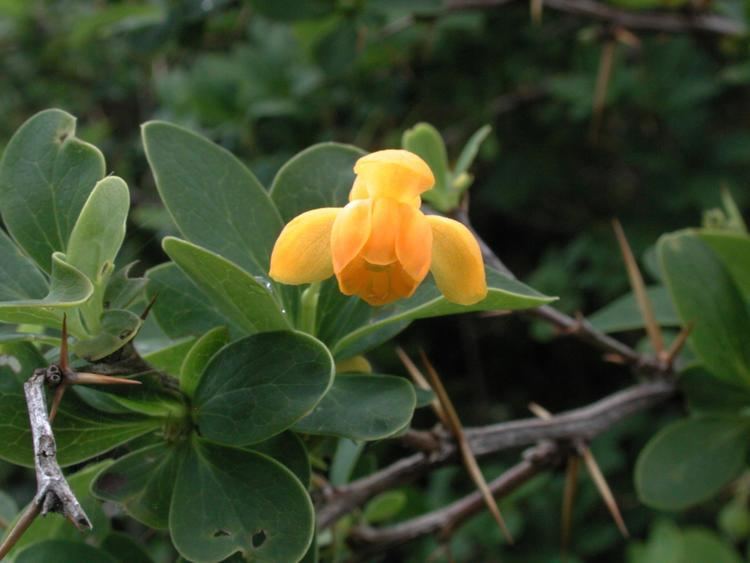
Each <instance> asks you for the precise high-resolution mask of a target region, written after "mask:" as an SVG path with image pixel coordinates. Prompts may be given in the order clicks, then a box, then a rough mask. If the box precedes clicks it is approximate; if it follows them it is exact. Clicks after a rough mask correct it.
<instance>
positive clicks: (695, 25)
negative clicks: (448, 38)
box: [446, 0, 747, 35]
mask: <svg viewBox="0 0 750 563" xmlns="http://www.w3.org/2000/svg"><path fill="white" fill-rule="evenodd" d="M512 1H513V0H448V1H447V3H446V9H447V10H449V11H456V10H468V9H483V8H494V7H497V6H503V5H506V4H510V3H511V2H512ZM544 7H545V8H548V9H552V10H557V11H558V12H565V13H568V14H574V15H579V16H584V17H587V18H592V19H595V20H601V21H605V22H608V23H610V24H612V25H617V26H621V27H626V28H629V29H639V30H643V31H656V32H666V33H684V32H691V31H695V32H702V33H714V34H717V35H745V34H746V33H747V28H746V27H745V25H744V24H743V23H741V22H738V21H735V20H733V19H730V18H727V17H725V16H719V15H716V14H702V13H695V14H690V13H685V12H676V11H671V12H667V11H631V10H624V9H620V8H615V7H613V6H609V5H607V4H604V3H603V2H598V1H596V0H544Z"/></svg>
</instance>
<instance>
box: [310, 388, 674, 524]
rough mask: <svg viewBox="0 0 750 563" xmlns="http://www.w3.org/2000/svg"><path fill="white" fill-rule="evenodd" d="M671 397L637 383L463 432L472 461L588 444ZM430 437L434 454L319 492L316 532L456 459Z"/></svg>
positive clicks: (448, 441)
mask: <svg viewBox="0 0 750 563" xmlns="http://www.w3.org/2000/svg"><path fill="white" fill-rule="evenodd" d="M674 393H675V385H674V383H673V382H671V381H669V380H666V379H664V380H656V381H651V382H647V383H641V384H638V385H635V386H633V387H630V388H628V389H625V390H623V391H618V392H617V393H614V394H612V395H609V396H608V397H605V398H604V399H601V400H599V401H597V402H595V403H592V404H590V405H588V406H585V407H582V408H578V409H574V410H571V411H567V412H563V413H560V414H558V415H555V416H553V417H551V418H549V419H547V420H541V419H538V418H529V419H522V420H514V421H511V422H502V423H499V424H493V425H490V426H483V427H479V428H467V429H466V437H467V439H468V441H469V444H470V445H471V449H472V451H473V452H474V455H475V456H477V457H484V456H487V455H490V454H494V453H497V452H500V451H503V450H508V449H513V448H521V447H524V446H528V445H532V444H537V443H540V442H547V441H553V442H562V443H565V442H573V441H575V440H583V441H585V442H588V441H590V440H592V439H593V438H595V437H596V436H598V435H599V434H601V433H603V432H604V431H606V430H608V429H609V428H611V427H612V426H613V425H615V424H616V423H618V422H620V421H621V420H624V419H626V418H628V417H630V416H632V415H634V414H635V413H637V412H640V411H642V410H645V409H647V408H649V407H651V406H653V405H655V404H658V403H660V402H662V401H664V400H666V399H668V398H669V397H671V396H672V395H673V394H674ZM431 434H433V435H434V436H435V437H436V439H437V444H438V446H437V447H436V449H435V450H433V451H425V452H418V453H415V454H412V455H410V456H408V457H405V458H402V459H400V460H398V461H396V462H394V463H393V464H391V465H389V466H388V467H385V468H384V469H381V470H380V471H377V472H376V473H373V474H372V475H368V476H367V477H363V478H361V479H358V480H356V481H353V482H351V483H349V484H347V485H344V486H342V487H338V488H328V489H323V490H321V491H319V492H318V493H317V494H316V498H315V500H316V505H317V515H318V527H319V529H321V530H322V529H324V528H327V527H328V526H330V525H331V524H333V523H334V522H336V520H338V519H339V518H341V517H342V516H345V515H346V514H349V513H350V512H352V511H353V510H355V509H357V508H358V507H359V506H361V505H363V504H364V503H365V502H367V501H368V500H369V499H370V498H372V497H373V496H375V495H377V494H379V493H382V492H383V491H387V490H390V489H393V488H395V487H399V486H401V485H404V484H405V483H409V482H410V481H413V480H414V479H416V478H418V477H420V476H422V475H424V474H425V473H428V472H429V471H432V470H434V469H436V468H437V467H440V466H442V465H445V464H447V463H450V462H452V461H455V460H457V459H458V449H457V448H456V445H455V443H454V441H453V439H452V438H451V437H450V435H449V434H447V433H445V432H443V431H439V430H438V431H435V432H434V433H431ZM424 443H429V442H427V441H424Z"/></svg>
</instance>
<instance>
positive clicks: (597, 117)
mask: <svg viewBox="0 0 750 563" xmlns="http://www.w3.org/2000/svg"><path fill="white" fill-rule="evenodd" d="M616 47H617V43H616V42H615V41H613V40H612V39H609V40H607V42H606V43H605V44H604V46H603V47H602V54H601V57H600V58H599V70H598V71H597V74H596V85H595V86H594V102H593V107H592V108H591V113H592V116H593V118H592V120H591V141H592V142H593V143H594V144H596V143H597V141H598V139H599V130H600V129H601V124H602V117H603V115H604V107H605V105H606V103H607V88H608V87H609V81H610V78H611V77H612V68H613V67H614V62H615V48H616Z"/></svg>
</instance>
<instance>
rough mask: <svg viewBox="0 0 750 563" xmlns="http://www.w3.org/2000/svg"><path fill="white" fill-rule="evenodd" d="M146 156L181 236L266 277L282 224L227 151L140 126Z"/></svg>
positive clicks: (183, 133) (171, 129)
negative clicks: (272, 250)
mask: <svg viewBox="0 0 750 563" xmlns="http://www.w3.org/2000/svg"><path fill="white" fill-rule="evenodd" d="M143 144H144V146H145V148H146V157H147V158H148V162H149V164H150V165H151V170H152V171H153V174H154V179H155V180H156V186H157V188H158V189H159V195H161V198H162V201H163V202H164V205H166V207H167V209H168V210H169V212H170V214H171V215H172V218H173V219H174V221H175V223H176V224H177V227H178V228H179V229H180V232H181V233H182V234H183V235H184V236H185V238H186V239H187V240H189V241H191V242H193V243H195V244H196V245H200V246H201V247H203V248H206V249H208V250H210V251H211V252H215V253H216V254H218V255H220V256H222V257H224V258H225V259H226V260H228V261H230V262H233V263H234V264H237V266H239V267H240V268H242V269H244V270H247V271H248V272H250V273H251V274H252V275H255V276H267V275H268V267H269V261H270V256H271V249H272V248H273V244H274V242H275V241H276V237H277V236H278V234H279V232H280V231H281V227H282V222H281V217H280V216H279V213H278V211H277V210H276V207H275V206H274V204H273V203H272V202H271V199H270V198H269V196H268V193H267V192H266V190H265V189H263V186H261V185H260V183H259V182H258V180H257V179H256V178H255V176H253V174H252V173H251V172H250V171H249V170H248V169H247V168H245V166H244V165H243V164H242V163H241V162H240V161H239V160H238V159H237V158H236V157H235V156H233V155H232V154H231V153H230V152H228V151H226V150H225V149H223V148H221V147H219V146H218V145H215V144H214V143H212V142H211V141H209V140H208V139H205V138H204V137H201V136H200V135H196V134H195V133H192V132H190V131H188V130H186V129H182V128H181V127H177V126H176V125H171V124H169V123H163V122H158V121H152V122H149V123H146V124H145V125H143Z"/></svg>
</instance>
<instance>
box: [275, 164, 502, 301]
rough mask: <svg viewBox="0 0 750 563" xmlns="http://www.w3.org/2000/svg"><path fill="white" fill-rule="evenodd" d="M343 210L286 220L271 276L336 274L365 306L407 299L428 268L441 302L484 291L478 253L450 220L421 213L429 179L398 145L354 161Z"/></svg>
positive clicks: (473, 297) (288, 279)
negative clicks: (349, 186)
mask: <svg viewBox="0 0 750 563" xmlns="http://www.w3.org/2000/svg"><path fill="white" fill-rule="evenodd" d="M354 172H355V174H356V175H357V176H356V179H355V180H354V185H353V186H352V190H351V193H350V194H349V204H347V205H346V206H345V207H343V208H331V207H329V208H323V209H314V210H312V211H308V212H306V213H303V214H302V215H299V216H297V217H295V218H294V219H292V220H291V221H290V222H289V223H288V224H287V225H286V227H284V230H283V231H281V234H280V235H279V238H278V240H277V241H276V244H275V246H274V248H273V252H272V254H271V271H270V275H271V277H272V278H273V279H274V280H276V281H278V282H282V283H286V284H303V283H312V282H316V281H321V280H324V279H326V278H328V277H330V276H332V275H334V274H335V275H336V278H337V279H338V282H339V288H340V289H341V292H342V293H344V294H346V295H357V296H359V297H361V298H362V299H364V300H365V301H367V302H368V303H369V304H370V305H376V306H377V305H385V304H386V303H391V302H393V301H396V300H398V299H401V298H405V297H410V296H411V295H412V294H413V293H414V291H415V290H416V289H417V287H418V286H419V284H420V283H422V280H424V278H425V276H427V272H428V271H432V275H433V276H434V278H435V282H436V283H437V286H438V288H439V289H440V291H441V292H442V293H443V295H445V298H446V299H448V300H449V301H453V302H455V303H459V304H462V305H471V304H473V303H476V302H477V301H480V300H482V299H483V298H484V297H485V296H486V295H487V283H486V281H485V275H484V263H483V262H482V254H481V252H480V249H479V244H478V243H477V241H476V239H475V238H474V236H473V235H472V234H471V232H470V231H469V230H468V229H467V228H466V227H464V226H463V225H462V224H461V223H459V222H458V221H453V220H452V219H446V218H445V217H437V216H434V215H425V214H424V213H422V212H421V211H420V210H419V206H420V205H421V203H422V200H421V198H420V194H421V193H423V192H425V191H427V190H429V189H430V188H432V186H433V184H434V183H435V178H434V176H433V175H432V171H431V170H430V167H429V166H427V164H426V163H425V162H424V161H423V160H422V159H421V158H419V157H418V156H417V155H415V154H413V153H411V152H409V151H405V150H384V151H378V152H374V153H371V154H369V155H367V156H363V157H362V158H360V159H359V160H358V161H357V163H356V164H355V166H354Z"/></svg>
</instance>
